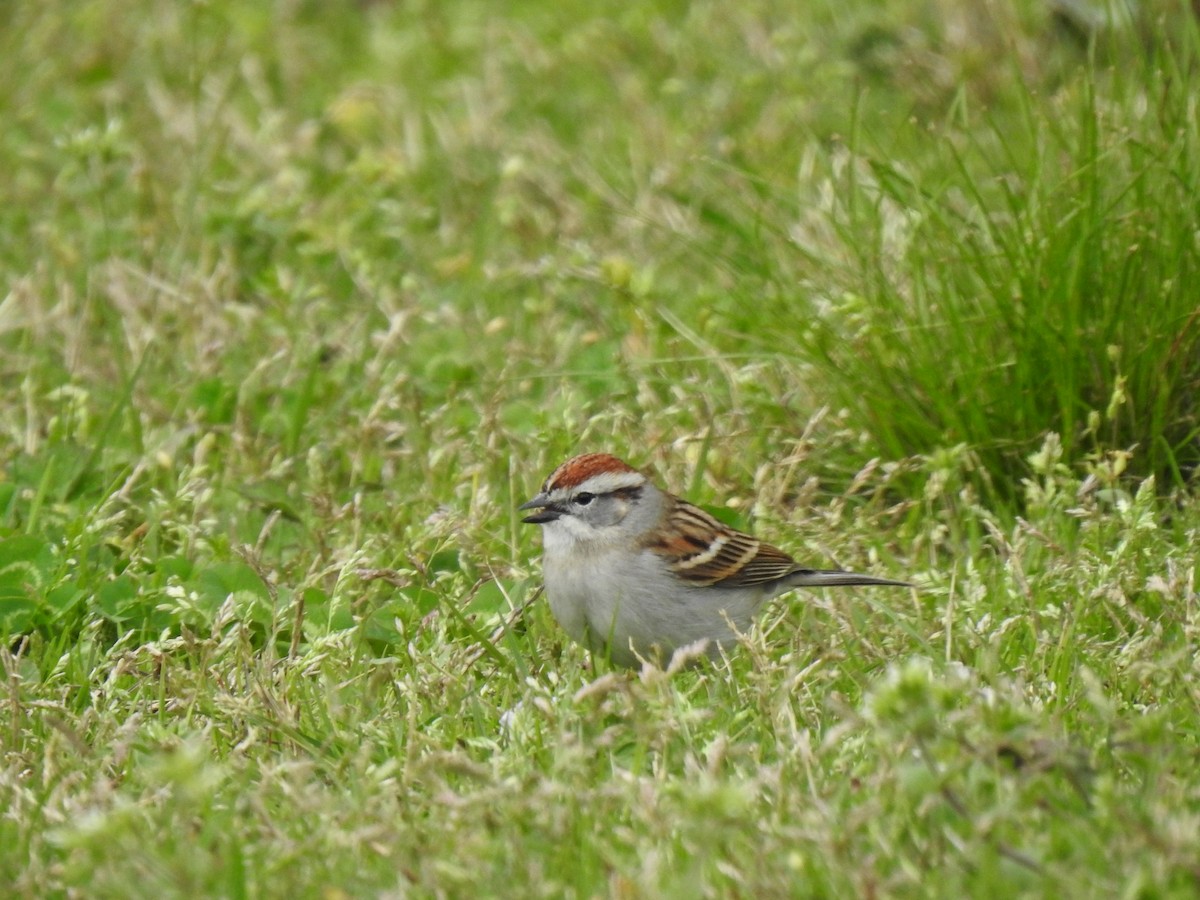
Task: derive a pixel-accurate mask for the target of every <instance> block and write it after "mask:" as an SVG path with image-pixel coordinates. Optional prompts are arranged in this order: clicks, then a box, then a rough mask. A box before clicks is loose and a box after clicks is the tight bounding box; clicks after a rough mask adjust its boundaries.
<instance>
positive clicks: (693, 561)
mask: <svg viewBox="0 0 1200 900" xmlns="http://www.w3.org/2000/svg"><path fill="white" fill-rule="evenodd" d="M728 543H729V538H727V537H725V536H724V535H722V536H721V537H719V538H717V539H716V540H715V541H713V542H712V543H711V544H709V545H708V549H707V550H704V551H703V552H701V553H697V554H696V555H695V556H693V557H690V558H688V559H681V560H680V561H679V562H677V563H675V568H676V569H694V568H696V567H697V566H702V565H704V564H705V563H707V562H710V561H711V560H713V559H714V558H716V555H717V554H718V553H720V552H721V548H722V547H724V546H725V545H726V544H728Z"/></svg>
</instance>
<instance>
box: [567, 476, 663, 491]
mask: <svg viewBox="0 0 1200 900" xmlns="http://www.w3.org/2000/svg"><path fill="white" fill-rule="evenodd" d="M645 483H646V476H645V475H643V474H642V473H641V472H600V473H599V474H597V475H593V476H592V477H591V478H589V479H587V480H586V481H585V482H583V484H581V485H579V486H578V487H576V488H573V489H571V490H572V491H588V492H589V493H592V494H611V493H613V492H614V491H622V490H628V489H629V488H637V487H641V486H642V485H644V484H645Z"/></svg>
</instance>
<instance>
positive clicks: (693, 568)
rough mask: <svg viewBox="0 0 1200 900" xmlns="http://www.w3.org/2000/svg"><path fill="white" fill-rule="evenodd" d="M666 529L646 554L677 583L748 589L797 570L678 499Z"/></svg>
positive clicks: (787, 559) (776, 554)
mask: <svg viewBox="0 0 1200 900" xmlns="http://www.w3.org/2000/svg"><path fill="white" fill-rule="evenodd" d="M666 526H667V527H666V529H665V531H666V533H665V534H663V535H662V536H660V537H659V538H658V539H657V540H656V541H655V542H654V543H652V544H651V545H650V549H651V550H652V551H653V552H655V553H657V554H659V555H660V556H662V557H663V558H664V559H666V560H667V562H668V564H669V565H670V566H671V568H672V569H673V570H674V572H675V574H676V575H678V576H679V578H681V579H682V580H683V581H686V582H688V583H689V584H694V585H696V586H698V587H701V586H707V585H713V586H718V587H750V586H752V585H756V584H764V583H767V582H770V581H778V580H779V579H780V578H784V577H786V576H787V575H790V574H791V573H792V572H795V571H797V570H799V569H800V566H798V565H797V564H796V561H795V560H793V559H792V558H791V557H790V556H788V555H787V554H786V553H784V552H783V551H782V550H780V549H779V548H777V547H772V546H771V545H770V544H764V543H763V542H762V541H760V540H758V539H757V538H754V537H751V536H750V535H748V534H744V533H743V532H741V531H735V530H733V529H732V528H730V527H728V526H727V525H724V524H722V523H721V522H718V521H717V520H716V519H715V518H713V517H712V516H711V515H709V514H708V513H706V512H705V511H704V510H702V509H700V508H699V507H696V506H693V505H692V504H690V503H687V502H686V501H683V500H679V501H677V502H676V504H675V506H674V508H672V510H671V511H670V514H669V515H668V516H667V522H666Z"/></svg>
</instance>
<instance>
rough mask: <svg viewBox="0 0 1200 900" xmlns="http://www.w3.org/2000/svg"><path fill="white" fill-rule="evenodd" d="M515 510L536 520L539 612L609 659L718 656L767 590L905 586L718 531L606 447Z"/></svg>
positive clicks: (634, 662) (573, 461)
mask: <svg viewBox="0 0 1200 900" xmlns="http://www.w3.org/2000/svg"><path fill="white" fill-rule="evenodd" d="M518 509H519V510H520V511H522V512H528V513H529V514H528V515H526V516H525V517H524V518H523V519H522V520H521V521H522V522H524V523H526V524H529V525H540V526H541V528H542V569H543V575H544V580H545V591H546V595H547V597H548V599H549V603H550V610H551V612H552V613H553V615H554V618H555V619H556V620H557V622H558V624H559V625H560V626H561V627H562V628H563V630H564V631H565V632H566V633H567V634H568V635H569V636H570V637H571V638H572V639H573V640H574V641H576V642H577V643H579V644H582V645H583V646H585V647H587V648H588V649H589V650H590V651H591V652H592V653H593V654H597V653H598V654H601V655H602V656H605V657H607V658H608V659H609V660H610V661H611V662H612V663H613V664H614V665H616V666H621V667H637V666H639V665H641V664H642V663H643V662H645V661H652V662H655V663H658V664H665V663H669V662H670V659H671V657H672V655H673V654H674V653H675V651H677V650H679V649H680V648H684V647H691V646H694V645H697V643H698V642H701V643H702V644H703V646H704V648H705V649H704V652H705V653H706V654H707V655H708V656H709V657H711V658H714V659H715V658H718V657H719V656H720V654H721V652H722V650H723V649H728V648H730V647H731V646H732V645H734V644H735V643H736V641H737V637H738V635H739V634H740V633H745V632H746V631H747V630H749V628H750V626H751V624H752V622H753V620H754V616H755V614H756V613H757V612H758V611H759V610H760V609H761V608H762V606H763V604H764V603H765V602H766V601H767V600H770V599H771V598H773V597H776V596H778V595H780V594H783V593H786V592H787V591H791V590H794V589H795V588H800V587H842V586H850V585H870V586H885V587H912V585H911V584H909V583H908V582H905V581H895V580H892V579H890V578H879V577H876V576H874V575H860V574H858V573H856V572H846V571H842V570H840V569H813V568H809V567H807V566H803V565H801V564H799V563H797V562H796V561H795V560H794V559H792V557H791V556H789V555H788V554H787V553H785V552H784V551H782V550H780V549H778V548H777V547H774V546H772V545H770V544H768V543H765V542H763V541H760V540H759V539H757V538H755V537H753V536H751V535H749V534H746V533H744V532H741V531H737V530H735V529H733V528H730V527H729V526H727V525H724V524H723V523H721V522H719V521H718V520H717V519H715V518H714V517H713V516H711V515H709V514H708V513H707V512H705V511H704V510H702V509H700V508H699V507H697V506H694V505H692V504H691V503H689V502H687V501H686V500H684V499H682V498H680V497H677V496H675V495H674V494H672V493H669V492H668V491H665V490H663V489H662V488H660V487H658V486H657V485H655V484H654V483H653V482H652V481H651V480H650V479H649V478H648V477H647V476H646V475H645V474H644V473H642V472H641V471H639V470H638V469H635V468H634V467H633V466H630V465H629V464H628V463H626V462H624V461H623V460H621V459H619V458H617V457H616V456H613V455H612V454H610V453H583V454H580V455H578V456H574V457H572V458H570V459H568V460H567V461H566V462H564V463H562V464H561V465H560V466H559V467H558V468H556V469H555V470H554V471H553V472H551V473H550V475H549V477H548V478H547V479H546V480H545V482H544V483H543V484H542V486H541V490H540V491H539V493H538V494H537V495H536V496H535V497H533V498H532V499H530V500H528V501H527V502H525V503H522V504H521V505H520V506H519V507H518Z"/></svg>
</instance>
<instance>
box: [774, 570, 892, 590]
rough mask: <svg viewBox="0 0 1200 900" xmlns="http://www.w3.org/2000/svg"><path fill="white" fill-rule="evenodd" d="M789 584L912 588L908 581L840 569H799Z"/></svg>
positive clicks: (788, 579) (788, 580) (793, 574)
mask: <svg viewBox="0 0 1200 900" xmlns="http://www.w3.org/2000/svg"><path fill="white" fill-rule="evenodd" d="M786 581H787V583H788V584H790V585H793V586H795V587H849V586H851V585H869V584H874V585H881V586H885V587H912V585H911V584H909V583H908V582H907V581H893V580H892V579H890V578H876V577H875V576H874V575H859V574H858V573H857V572H843V571H841V570H840V569H797V570H796V571H795V572H792V573H791V574H790V575H788V576H787V579H786Z"/></svg>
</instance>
